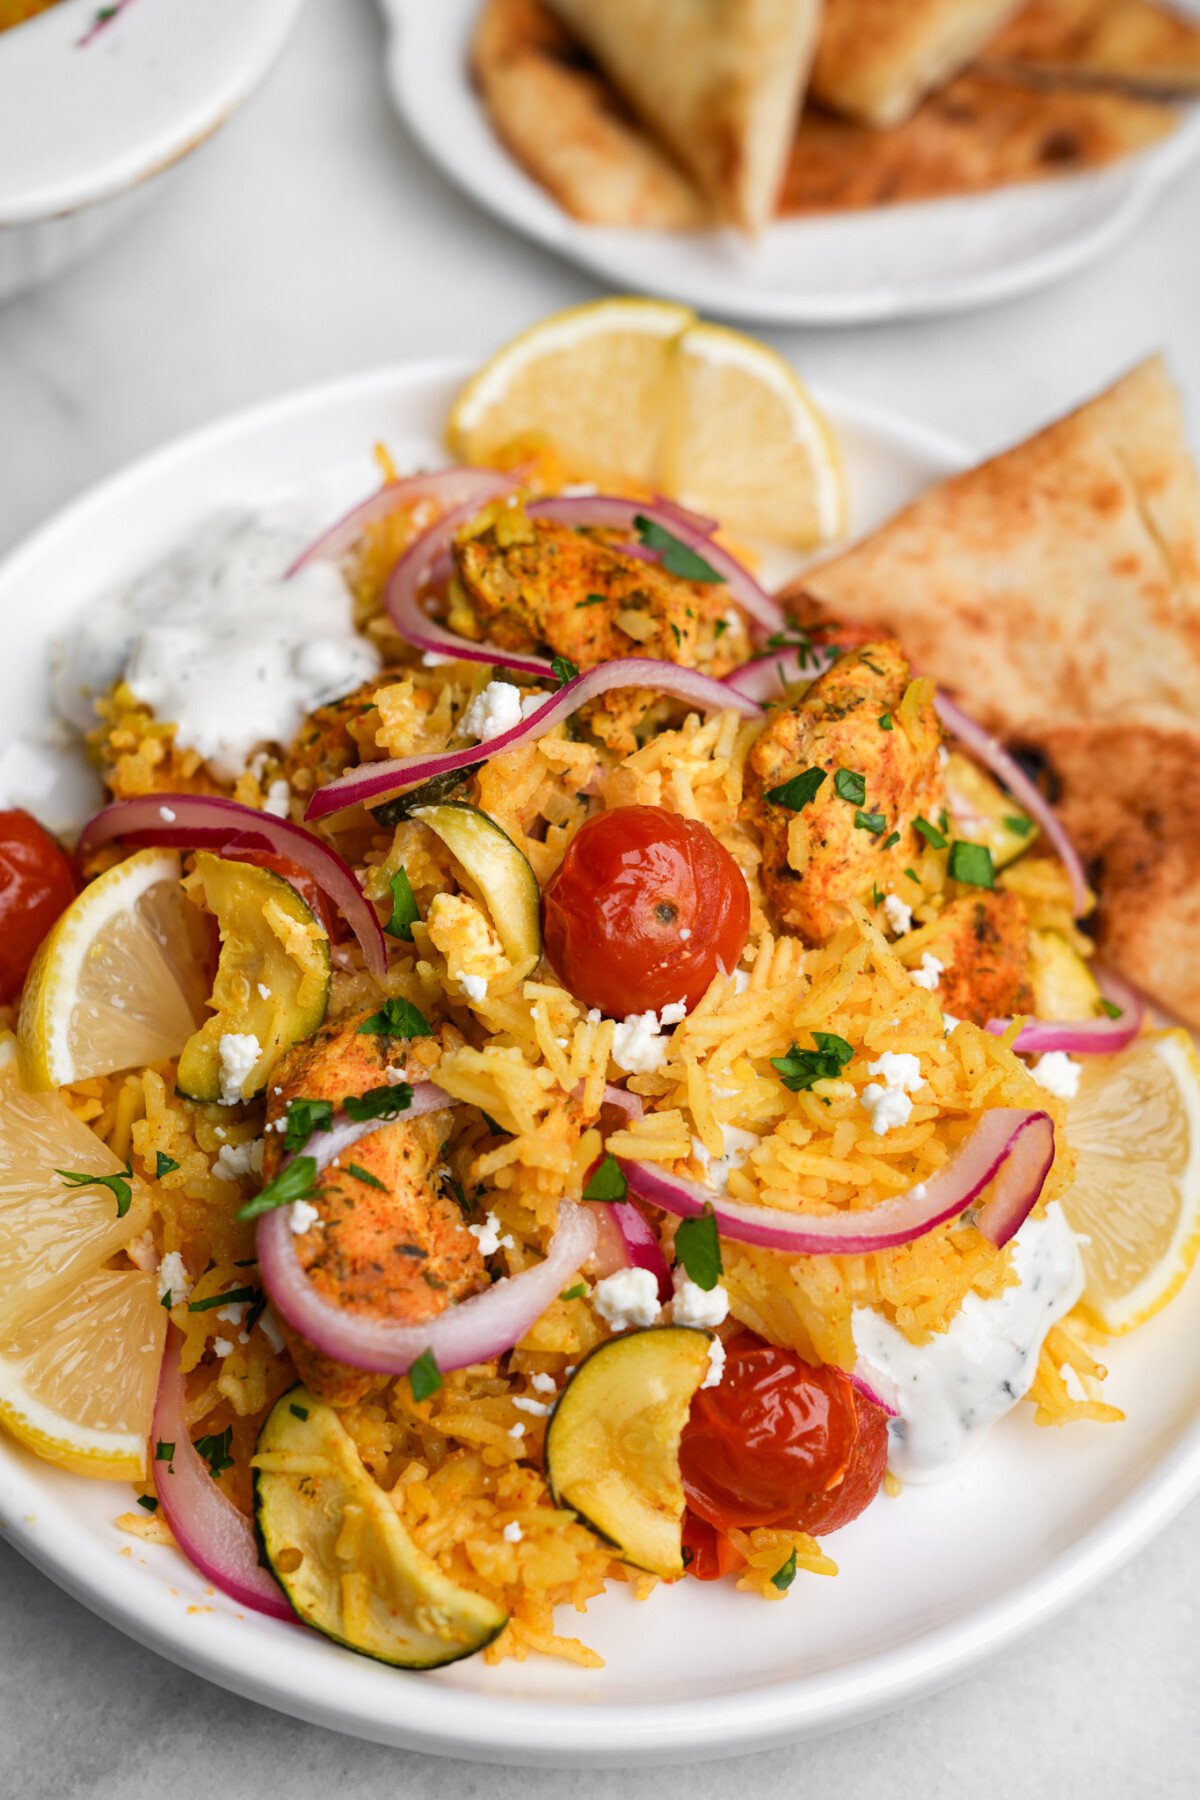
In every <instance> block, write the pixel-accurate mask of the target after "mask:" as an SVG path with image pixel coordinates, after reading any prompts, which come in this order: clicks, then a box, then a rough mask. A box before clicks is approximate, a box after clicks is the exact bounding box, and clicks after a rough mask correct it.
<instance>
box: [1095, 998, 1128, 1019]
mask: <svg viewBox="0 0 1200 1800" xmlns="http://www.w3.org/2000/svg"><path fill="white" fill-rule="evenodd" d="M1100 1005H1101V1007H1102V1008H1103V1009H1104V1011H1105V1012H1106V1013H1107V1014H1108V1016H1109V1018H1110V1019H1119V1018H1120V1017H1121V1014H1122V1013H1123V1012H1124V1010H1125V1009H1124V1007H1121V1006H1117V1005H1116V1003H1115V1002H1114V1001H1112V1000H1102V1001H1101V1002H1100Z"/></svg>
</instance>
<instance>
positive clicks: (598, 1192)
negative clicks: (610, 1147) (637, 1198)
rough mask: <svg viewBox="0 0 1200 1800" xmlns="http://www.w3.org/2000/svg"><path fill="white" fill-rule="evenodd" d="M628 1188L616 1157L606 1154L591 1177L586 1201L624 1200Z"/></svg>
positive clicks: (586, 1190) (585, 1192)
mask: <svg viewBox="0 0 1200 1800" xmlns="http://www.w3.org/2000/svg"><path fill="white" fill-rule="evenodd" d="M628 1186H629V1184H628V1182H627V1181H626V1180H625V1177H624V1175H623V1174H622V1172H621V1165H620V1163H619V1162H618V1161H617V1159H616V1157H615V1156H612V1155H607V1154H606V1155H604V1156H602V1157H601V1158H600V1161H599V1162H598V1163H597V1164H596V1166H595V1168H594V1169H593V1170H592V1172H591V1174H590V1175H589V1177H588V1183H587V1186H586V1187H585V1188H584V1190H583V1197H584V1199H585V1200H623V1199H624V1198H625V1195H626V1192H627V1191H628Z"/></svg>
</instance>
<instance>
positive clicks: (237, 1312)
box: [216, 1300, 246, 1325]
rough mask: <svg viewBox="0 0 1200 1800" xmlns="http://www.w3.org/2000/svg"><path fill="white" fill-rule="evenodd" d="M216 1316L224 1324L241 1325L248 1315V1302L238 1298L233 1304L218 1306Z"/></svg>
mask: <svg viewBox="0 0 1200 1800" xmlns="http://www.w3.org/2000/svg"><path fill="white" fill-rule="evenodd" d="M216 1316H217V1318H218V1319H220V1321H221V1323H222V1324H223V1325H240V1324H241V1322H242V1320H243V1319H244V1318H245V1316H246V1302H245V1301H244V1300H237V1301H235V1302H234V1304H233V1305H232V1306H218V1308H217V1312H216Z"/></svg>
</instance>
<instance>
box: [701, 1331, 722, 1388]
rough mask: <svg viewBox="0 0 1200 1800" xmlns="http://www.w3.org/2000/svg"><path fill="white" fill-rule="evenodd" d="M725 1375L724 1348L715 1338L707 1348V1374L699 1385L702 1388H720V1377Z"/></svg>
mask: <svg viewBox="0 0 1200 1800" xmlns="http://www.w3.org/2000/svg"><path fill="white" fill-rule="evenodd" d="M724 1373H725V1346H724V1344H723V1343H722V1342H721V1340H720V1338H719V1337H715V1338H714V1339H713V1341H712V1343H711V1344H710V1345H709V1346H708V1374H707V1375H706V1376H705V1377H704V1380H703V1381H702V1382H701V1383H700V1386H701V1387H702V1388H713V1387H720V1385H721V1377H722V1375H724Z"/></svg>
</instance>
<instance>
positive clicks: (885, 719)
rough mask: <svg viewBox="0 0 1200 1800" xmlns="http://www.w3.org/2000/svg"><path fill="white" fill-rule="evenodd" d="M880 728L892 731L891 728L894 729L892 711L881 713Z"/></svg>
mask: <svg viewBox="0 0 1200 1800" xmlns="http://www.w3.org/2000/svg"><path fill="white" fill-rule="evenodd" d="M879 729H880V731H890V730H891V729H892V715H891V713H880V715H879Z"/></svg>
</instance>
